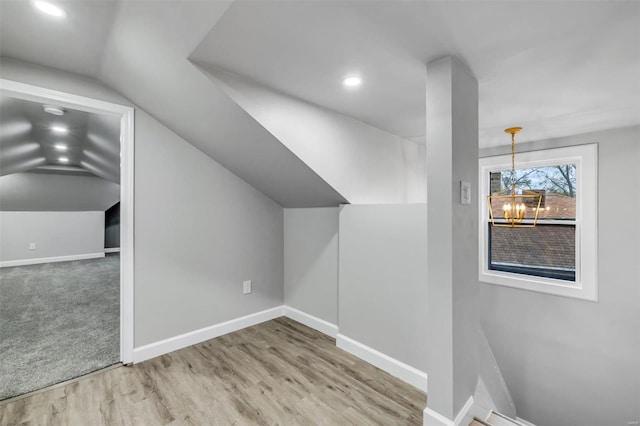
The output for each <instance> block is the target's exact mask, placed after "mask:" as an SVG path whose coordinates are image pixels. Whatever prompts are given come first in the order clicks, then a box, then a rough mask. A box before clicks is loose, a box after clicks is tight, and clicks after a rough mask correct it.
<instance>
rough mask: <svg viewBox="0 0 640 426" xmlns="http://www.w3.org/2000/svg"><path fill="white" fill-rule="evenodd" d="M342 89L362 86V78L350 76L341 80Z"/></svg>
mask: <svg viewBox="0 0 640 426" xmlns="http://www.w3.org/2000/svg"><path fill="white" fill-rule="evenodd" d="M342 85H343V86H344V87H358V86H361V85H362V77H360V76H358V75H350V76H348V77H345V78H344V80H342Z"/></svg>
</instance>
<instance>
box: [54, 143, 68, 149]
mask: <svg viewBox="0 0 640 426" xmlns="http://www.w3.org/2000/svg"><path fill="white" fill-rule="evenodd" d="M53 148H55V150H56V151H66V150H67V149H69V148H68V147H67V146H66V145H64V144H61V143H57V144H55V145H54V146H53Z"/></svg>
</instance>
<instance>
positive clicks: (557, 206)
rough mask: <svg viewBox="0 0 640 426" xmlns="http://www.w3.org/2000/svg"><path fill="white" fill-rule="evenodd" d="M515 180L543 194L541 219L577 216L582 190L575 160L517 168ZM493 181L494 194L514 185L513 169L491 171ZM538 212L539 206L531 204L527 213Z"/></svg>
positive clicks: (517, 183) (533, 213) (524, 186)
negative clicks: (579, 188)
mask: <svg viewBox="0 0 640 426" xmlns="http://www.w3.org/2000/svg"><path fill="white" fill-rule="evenodd" d="M513 180H515V185H516V187H517V188H520V189H527V190H532V191H536V192H538V193H541V194H543V199H542V203H541V205H540V211H539V213H538V219H556V220H558V219H565V220H575V218H576V194H577V191H578V188H577V183H576V165H575V164H558V165H554V166H547V167H534V168H528V169H516V170H515V176H514V177H513ZM489 182H490V192H491V193H492V194H493V193H497V192H500V191H505V190H508V189H510V188H511V185H512V177H511V170H502V171H495V172H491V173H490V176H489ZM498 208H499V206H498ZM529 210H531V211H530V212H529ZM534 215H535V207H534V206H528V207H527V214H526V217H527V218H533V217H534Z"/></svg>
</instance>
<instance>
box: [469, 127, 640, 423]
mask: <svg viewBox="0 0 640 426" xmlns="http://www.w3.org/2000/svg"><path fill="white" fill-rule="evenodd" d="M638 141H640V127H633V128H624V129H616V130H610V131H604V132H598V133H591V134H585V135H577V136H572V137H567V138H560V139H554V140H548V141H540V142H535V143H530V144H523V145H521V146H520V147H519V148H518V150H519V151H528V150H536V149H545V148H551V147H554V148H555V147H560V146H569V145H575V144H586V143H594V142H596V143H598V150H599V154H598V157H599V165H598V174H599V177H598V185H599V194H598V198H599V206H598V220H599V226H598V228H599V233H598V241H599V246H598V284H599V301H598V302H596V303H594V302H589V301H584V300H578V299H570V298H564V297H560V296H554V295H549V294H540V293H533V292H530V291H524V290H517V289H513V288H507V287H499V286H495V285H490V284H481V285H480V293H479V300H478V304H479V305H480V306H481V307H482V309H481V310H480V312H481V313H482V318H483V327H484V329H485V332H486V335H487V338H488V340H489V342H490V343H491V346H492V347H493V351H494V354H495V356H496V359H497V361H498V364H499V365H500V368H501V370H502V372H503V373H504V377H505V380H506V382H507V385H508V386H509V389H510V391H511V394H512V396H513V400H514V402H515V405H516V408H517V413H518V416H519V417H522V418H524V419H526V420H528V421H530V422H533V423H535V424H537V425H540V426H544V425H581V426H602V425H626V424H627V422H631V421H640V356H639V355H638V354H640V314H639V312H640V267H639V265H640V222H638V221H637V220H636V218H635V216H637V212H638V211H640V198H639V197H638V188H640V177H639V176H640V175H639V174H638V164H640V144H639V143H638ZM504 151H507V152H508V147H507V148H506V149H503V150H502V151H500V150H499V149H494V150H490V151H485V152H483V153H481V154H483V155H484V156H487V155H496V154H502V153H504ZM516 161H517V157H516ZM621 208H623V211H624V212H633V213H631V214H630V215H627V214H625V213H623V214H621Z"/></svg>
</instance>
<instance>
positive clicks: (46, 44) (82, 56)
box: [0, 0, 119, 76]
mask: <svg viewBox="0 0 640 426" xmlns="http://www.w3.org/2000/svg"><path fill="white" fill-rule="evenodd" d="M54 3H55V4H57V5H60V6H61V7H62V8H63V9H64V10H65V11H66V13H67V18H66V19H64V20H60V19H58V18H55V17H51V16H47V15H45V14H42V13H39V12H36V11H35V10H34V8H33V7H32V6H31V4H30V2H29V0H9V1H7V0H2V1H1V4H0V23H1V24H2V25H0V45H1V51H2V56H8V57H11V58H15V59H20V60H23V61H28V62H33V63H36V64H42V65H46V66H49V67H53V68H59V69H64V70H66V69H69V68H72V69H73V71H74V72H77V73H79V74H85V75H92V76H95V75H96V74H97V73H98V70H99V69H100V62H101V61H102V53H103V51H104V47H105V44H106V43H107V38H108V36H109V34H110V32H111V27H112V25H113V19H114V17H115V15H116V11H117V8H118V5H119V2H118V1H115V0H91V1H77V0H75V1H74V0H56V1H54Z"/></svg>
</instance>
